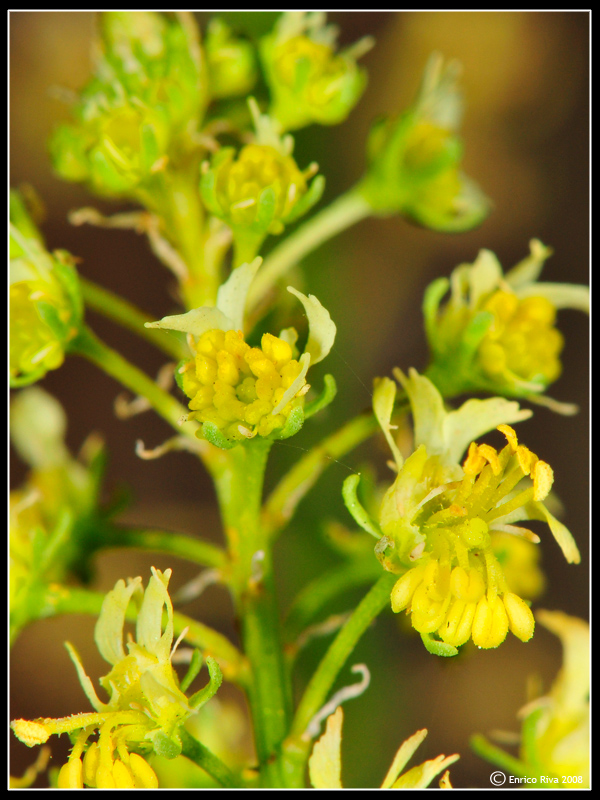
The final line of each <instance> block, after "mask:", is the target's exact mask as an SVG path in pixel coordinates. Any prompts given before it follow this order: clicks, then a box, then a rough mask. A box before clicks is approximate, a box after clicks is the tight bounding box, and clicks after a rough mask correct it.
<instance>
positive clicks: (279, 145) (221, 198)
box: [200, 98, 325, 260]
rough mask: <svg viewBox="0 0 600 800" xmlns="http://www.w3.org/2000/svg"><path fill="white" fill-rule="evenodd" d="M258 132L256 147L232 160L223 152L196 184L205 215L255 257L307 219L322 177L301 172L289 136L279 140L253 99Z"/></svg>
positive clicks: (275, 127)
mask: <svg viewBox="0 0 600 800" xmlns="http://www.w3.org/2000/svg"><path fill="white" fill-rule="evenodd" d="M248 104H249V106H250V111H251V113H252V116H253V119H254V125H255V128H256V137H255V141H254V142H252V143H251V144H247V145H246V146H245V147H243V148H242V149H241V151H240V152H239V153H238V154H237V155H236V153H235V150H234V149H233V148H232V147H224V148H222V149H221V150H219V152H218V153H217V154H216V155H215V156H214V157H213V159H212V161H211V162H210V164H209V163H208V162H205V164H204V165H203V174H202V179H201V183H200V189H201V192H202V199H203V200H204V203H205V205H206V207H207V208H208V210H209V211H210V212H211V213H212V214H214V215H215V216H216V217H219V219H222V220H223V221H224V222H226V223H227V224H228V225H229V226H230V227H231V229H232V231H233V236H234V240H235V243H236V247H237V248H238V250H241V251H242V252H244V253H245V254H247V253H250V252H251V253H252V255H251V256H250V257H248V260H249V259H250V258H253V257H254V255H256V253H257V252H258V249H259V248H260V245H261V244H262V242H263V240H264V238H265V237H266V236H267V235H268V234H280V233H282V232H283V229H284V227H285V225H287V224H289V223H291V222H294V221H295V220H296V219H298V218H299V217H300V216H302V215H303V214H305V213H306V212H307V211H308V209H309V208H311V207H312V206H313V205H314V204H315V203H316V202H317V201H318V200H319V198H320V197H321V194H322V193H323V189H324V186H325V184H324V180H323V177H322V176H318V177H316V178H315V179H314V180H313V181H312V182H309V181H310V179H311V178H312V177H313V175H315V173H316V172H317V170H318V167H317V165H316V164H314V163H313V164H310V165H309V166H308V167H307V168H306V169H305V170H300V169H299V168H298V165H297V164H296V162H295V160H294V158H293V156H292V151H293V149H294V140H293V139H292V137H291V136H290V135H288V136H284V137H283V138H282V137H280V135H279V133H280V128H279V126H278V124H277V122H276V121H275V120H273V119H271V118H269V117H268V116H267V115H265V114H261V113H260V111H259V109H258V106H257V104H256V102H255V101H254V99H253V98H251V99H250V100H249V101H248Z"/></svg>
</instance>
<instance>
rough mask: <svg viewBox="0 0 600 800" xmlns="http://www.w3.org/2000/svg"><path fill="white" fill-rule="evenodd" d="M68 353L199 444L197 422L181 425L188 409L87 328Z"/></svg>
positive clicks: (74, 341) (72, 343) (72, 344)
mask: <svg viewBox="0 0 600 800" xmlns="http://www.w3.org/2000/svg"><path fill="white" fill-rule="evenodd" d="M69 350H70V352H71V353H75V354H76V355H79V356H83V357H84V358H87V359H88V361H91V362H92V364H95V365H96V366H97V367H100V369H102V370H104V372H106V373H108V375H110V376H111V377H113V378H115V380H117V381H119V383H121V384H123V386H125V387H126V388H127V389H130V390H131V391H132V392H135V394H138V395H141V396H142V397H145V398H146V399H147V400H148V402H149V403H150V405H151V406H152V408H153V409H154V410H155V411H156V412H157V413H158V414H159V415H160V416H161V417H162V418H163V419H165V420H166V421H167V422H168V423H169V424H170V425H172V426H173V428H175V430H176V431H177V433H180V434H182V435H184V436H189V437H191V438H193V439H194V440H195V441H196V442H198V440H197V439H196V437H195V435H194V434H195V431H196V430H197V429H198V425H197V423H195V422H184V423H182V424H180V420H181V419H182V417H186V416H187V413H188V412H187V409H186V408H184V406H182V405H181V403H178V402H177V400H175V398H174V397H172V396H171V395H170V394H169V393H168V392H166V391H165V390H164V389H161V388H160V386H158V385H157V384H156V383H154V381H153V380H151V379H150V378H149V377H148V376H147V375H145V374H144V373H143V372H142V371H141V370H140V369H138V368H137V367H135V366H134V365H133V364H131V363H130V362H129V361H127V360H126V359H125V358H123V356H122V355H121V354H120V353H117V351H116V350H113V349H112V348H111V347H108V345H106V344H104V342H102V341H100V339H98V337H97V336H96V335H95V334H94V333H93V332H92V331H91V330H90V329H89V328H82V330H81V332H80V333H79V335H78V336H77V338H76V339H74V340H73V341H72V342H71V344H70V345H69ZM206 447H207V452H208V447H209V445H208V444H207V445H206Z"/></svg>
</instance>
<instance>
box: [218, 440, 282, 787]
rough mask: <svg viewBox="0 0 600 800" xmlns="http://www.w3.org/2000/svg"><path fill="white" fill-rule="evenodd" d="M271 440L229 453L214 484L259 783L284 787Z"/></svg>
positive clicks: (249, 442) (245, 446) (280, 649)
mask: <svg viewBox="0 0 600 800" xmlns="http://www.w3.org/2000/svg"><path fill="white" fill-rule="evenodd" d="M270 447H271V442H270V441H268V440H265V439H260V438H256V439H253V440H252V441H248V442H245V443H244V444H243V445H239V446H238V447H235V448H233V449H232V450H229V451H227V455H228V457H229V463H228V465H227V466H226V467H225V468H224V469H223V470H222V471H221V473H220V474H219V473H217V474H216V477H215V485H216V489H217V497H218V499H219V504H220V507H221V513H222V516H223V522H224V525H225V533H226V537H227V541H228V544H229V550H230V558H231V564H232V578H231V587H232V591H233V595H234V600H235V604H236V610H237V614H238V616H239V618H240V620H241V627H242V638H243V643H244V652H245V654H246V657H247V658H248V661H249V662H250V669H251V680H250V685H249V687H248V700H249V703H250V709H251V713H252V717H253V723H254V733H255V743H256V751H257V756H258V761H259V769H260V778H261V785H262V786H265V787H278V788H282V787H283V786H285V782H284V779H283V775H282V773H281V763H280V759H279V756H280V753H281V743H282V742H283V740H284V738H285V736H286V735H287V732H288V730H289V722H290V719H291V685H290V677H289V674H288V671H287V668H286V665H285V662H284V658H283V649H282V646H281V639H280V630H279V627H280V625H279V615H278V611H277V605H276V599H275V587H274V581H273V567H272V554H271V550H270V546H269V542H268V539H267V536H266V534H265V531H264V529H263V527H262V526H261V522H260V508H261V500H262V486H263V476H264V470H265V466H266V462H267V456H268V453H269V450H270Z"/></svg>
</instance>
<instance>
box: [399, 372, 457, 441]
mask: <svg viewBox="0 0 600 800" xmlns="http://www.w3.org/2000/svg"><path fill="white" fill-rule="evenodd" d="M394 375H395V376H396V378H398V380H399V381H400V383H401V384H402V386H403V387H404V390H405V391H406V394H407V395H408V399H409V400H410V407H411V410H412V415H413V421H414V430H415V447H418V446H419V445H421V444H424V445H425V447H426V448H427V453H428V455H430V456H434V455H441V454H442V453H443V452H444V451H445V449H446V443H445V440H444V420H445V419H446V411H445V409H444V401H443V400H442V396H441V394H440V393H439V392H438V390H437V389H436V388H435V386H434V385H433V383H432V382H431V381H430V380H429V378H426V377H425V376H424V375H419V373H418V372H417V370H416V369H412V368H411V369H410V370H409V371H408V375H409V377H408V378H407V377H406V375H404V373H403V372H402V371H401V370H400V369H397V368H396V369H395V370H394Z"/></svg>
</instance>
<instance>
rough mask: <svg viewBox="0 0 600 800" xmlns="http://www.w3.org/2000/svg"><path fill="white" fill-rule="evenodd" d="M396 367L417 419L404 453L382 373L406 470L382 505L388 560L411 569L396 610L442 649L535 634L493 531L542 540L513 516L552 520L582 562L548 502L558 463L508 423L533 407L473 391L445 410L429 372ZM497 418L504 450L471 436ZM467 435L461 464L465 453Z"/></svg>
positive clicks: (570, 555)
mask: <svg viewBox="0 0 600 800" xmlns="http://www.w3.org/2000/svg"><path fill="white" fill-rule="evenodd" d="M396 375H397V377H398V379H399V380H400V382H401V383H402V385H403V387H404V389H405V391H406V393H407V395H408V398H409V401H410V404H411V408H412V413H413V419H414V426H415V444H416V450H415V452H414V453H413V454H412V455H411V456H410V457H409V458H407V459H406V461H404V460H403V458H402V455H401V454H400V452H399V451H398V448H397V446H396V444H395V442H394V440H393V437H392V436H391V433H390V426H389V420H390V418H391V412H392V410H393V403H394V398H395V394H396V388H395V384H394V383H393V382H392V381H390V380H388V379H385V378H384V379H382V380H381V381H380V382H379V384H378V385H377V386H376V389H375V394H374V407H375V413H376V416H377V417H378V419H379V422H380V424H381V425H382V428H383V430H384V433H385V434H386V437H387V438H388V441H389V442H390V445H391V447H392V452H393V453H394V458H395V460H396V467H397V469H398V475H397V478H396V480H395V481H394V483H393V484H392V486H390V488H389V489H388V491H387V493H386V495H385V497H384V499H383V502H382V505H381V510H380V513H379V520H378V523H379V524H378V530H379V531H381V533H382V534H383V537H382V538H381V540H380V542H379V543H378V545H377V547H376V553H377V555H378V557H379V558H380V560H381V562H382V564H383V565H384V567H385V568H386V569H388V570H391V571H393V572H403V574H402V576H401V577H400V578H399V580H398V581H397V583H396V584H395V586H394V588H393V590H392V609H393V610H394V611H396V612H399V611H403V610H406V611H407V613H410V614H411V622H412V625H413V627H414V628H415V629H416V630H418V631H419V632H420V633H421V635H422V637H423V638H424V641H425V643H426V645H427V646H428V647H429V648H430V649H432V651H433V652H439V653H440V654H444V655H451V654H454V653H455V652H456V648H457V647H459V646H460V645H462V644H464V643H465V642H467V641H468V640H469V639H471V638H472V639H473V642H474V643H475V644H476V645H477V646H479V647H482V648H490V647H497V646H498V645H499V644H500V643H501V642H502V641H504V639H505V637H506V634H507V632H508V631H509V630H511V631H512V632H513V633H514V634H515V636H517V637H518V638H519V639H521V640H522V641H527V640H528V639H530V638H531V636H532V635H533V629H534V619H533V615H532V613H531V611H530V609H529V606H528V605H527V603H526V602H525V601H524V600H523V599H522V598H521V597H520V596H519V594H517V593H516V591H515V590H514V589H515V588H516V587H514V586H513V585H511V584H509V583H508V581H507V579H506V577H505V574H504V572H503V569H502V566H501V564H500V561H499V560H498V558H497V557H496V554H495V543H494V539H493V537H494V535H495V534H496V533H497V532H501V533H504V534H510V535H512V536H521V537H525V538H526V539H527V540H529V541H538V538H537V536H535V534H533V533H531V531H529V530H527V529H526V528H522V527H519V526H516V525H515V524H514V523H516V522H520V521H521V520H528V519H545V520H546V521H547V522H548V524H549V526H550V528H551V530H552V533H553V534H554V536H555V538H556V539H557V541H558V543H559V544H560V546H561V548H562V549H563V552H564V554H565V557H566V558H567V560H568V561H570V562H578V561H579V552H578V550H577V547H576V545H575V542H574V541H573V538H572V537H571V535H570V533H569V532H568V531H567V529H566V528H565V527H564V526H563V525H561V523H559V522H558V520H555V519H554V517H552V515H551V514H550V512H549V511H548V510H547V509H546V507H545V506H544V504H543V500H544V499H545V498H546V497H547V495H548V493H549V491H550V488H551V486H552V482H553V472H552V469H551V467H550V466H549V465H548V464H547V463H546V462H544V461H542V460H540V459H539V458H538V457H537V456H536V455H535V454H534V453H532V452H531V451H530V450H529V449H528V448H527V447H525V446H524V445H522V444H519V441H518V439H517V436H516V434H515V431H514V430H513V429H512V428H511V427H510V426H509V425H507V424H506V422H507V421H510V422H514V421H518V420H519V419H524V418H526V417H528V416H529V412H527V411H521V410H519V407H518V404H517V403H514V402H509V401H507V400H503V399H501V398H492V399H490V400H469V401H467V402H466V403H465V404H463V406H462V407H461V408H459V409H458V410H456V411H451V412H447V411H446V410H445V409H444V405H443V401H442V398H441V395H440V394H439V392H438V391H437V390H436V389H435V387H434V386H433V384H432V383H431V382H430V381H429V380H428V379H427V378H425V377H423V376H420V375H418V373H417V372H416V371H414V370H411V372H410V374H409V377H406V376H404V375H403V374H402V373H401V372H400V371H399V370H397V371H396ZM498 423H501V424H498ZM493 427H497V428H498V430H500V431H501V432H502V433H503V434H504V436H505V437H506V440H507V444H506V445H505V446H504V447H503V448H502V449H500V450H497V449H496V448H494V447H491V446H490V445H487V444H480V445H478V444H476V443H475V442H473V441H472V439H473V438H475V436H478V435H480V434H481V433H484V432H486V431H487V430H489V429H490V428H493ZM469 440H470V442H471V443H470V445H469V449H468V454H467V457H466V458H465V460H464V462H463V464H462V466H461V465H460V464H459V463H458V459H459V457H460V454H461V453H462V452H464V449H465V447H466V446H467V442H469ZM407 568H408V569H407ZM432 637H435V638H432ZM440 643H442V644H441V646H440Z"/></svg>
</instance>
